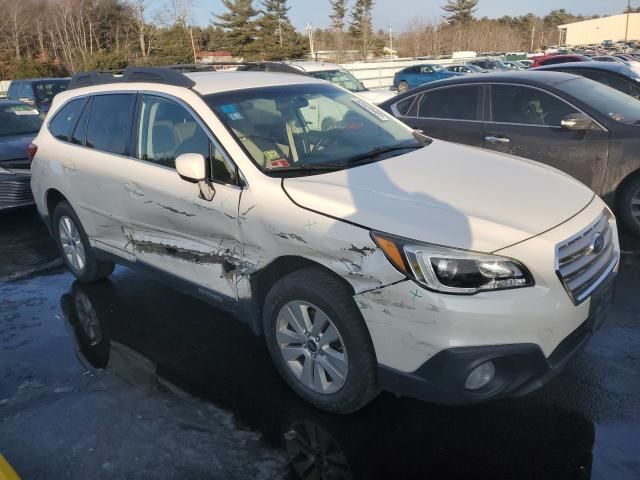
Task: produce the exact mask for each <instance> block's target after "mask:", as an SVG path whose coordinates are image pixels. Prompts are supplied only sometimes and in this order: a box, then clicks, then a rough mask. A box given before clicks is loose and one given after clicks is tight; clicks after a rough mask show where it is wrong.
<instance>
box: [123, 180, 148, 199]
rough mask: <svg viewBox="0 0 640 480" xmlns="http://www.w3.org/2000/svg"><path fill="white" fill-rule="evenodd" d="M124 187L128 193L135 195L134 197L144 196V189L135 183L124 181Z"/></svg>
mask: <svg viewBox="0 0 640 480" xmlns="http://www.w3.org/2000/svg"><path fill="white" fill-rule="evenodd" d="M124 188H126V189H127V191H128V192H129V193H131V194H132V195H135V196H136V197H144V191H143V190H142V189H141V188H140V186H139V185H136V184H135V183H125V184H124Z"/></svg>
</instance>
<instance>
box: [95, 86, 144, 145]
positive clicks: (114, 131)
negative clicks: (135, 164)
mask: <svg viewBox="0 0 640 480" xmlns="http://www.w3.org/2000/svg"><path fill="white" fill-rule="evenodd" d="M135 98H136V97H135V95H133V94H129V93H127V94H113V95H96V96H94V97H93V103H92V104H91V113H90V114H89V124H88V125H87V138H86V145H87V147H90V148H95V149H96V150H102V151H103V152H108V153H114V154H117V155H128V153H129V148H128V147H129V139H130V131H131V116H132V113H133V106H134V104H135Z"/></svg>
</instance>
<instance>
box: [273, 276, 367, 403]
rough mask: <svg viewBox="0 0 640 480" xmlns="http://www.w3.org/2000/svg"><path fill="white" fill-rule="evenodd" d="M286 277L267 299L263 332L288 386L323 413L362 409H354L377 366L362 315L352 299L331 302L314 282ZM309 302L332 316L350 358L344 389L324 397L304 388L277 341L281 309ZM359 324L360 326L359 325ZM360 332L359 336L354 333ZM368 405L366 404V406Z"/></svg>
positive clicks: (335, 299)
mask: <svg viewBox="0 0 640 480" xmlns="http://www.w3.org/2000/svg"><path fill="white" fill-rule="evenodd" d="M291 280H292V279H291V278H287V277H285V278H284V279H282V280H280V281H279V282H277V283H276V284H275V285H274V287H273V288H272V290H271V291H270V292H269V295H267V300H266V303H265V308H264V316H263V323H264V325H263V326H264V332H265V339H266V343H267V347H268V349H269V353H270V354H271V357H272V359H273V361H274V364H275V366H276V368H277V370H278V371H279V373H280V374H281V375H282V377H283V378H284V379H285V381H286V382H287V384H289V386H290V387H291V388H292V389H293V390H294V391H296V392H297V393H298V395H300V396H301V397H303V398H304V399H305V400H307V401H309V402H310V403H312V404H314V405H316V406H317V407H319V408H322V409H324V410H328V411H332V412H337V413H348V412H349V411H353V410H356V409H357V408H360V406H362V405H358V406H357V407H354V405H356V404H358V403H359V402H361V400H358V399H360V398H364V396H365V392H366V390H367V389H368V387H369V383H370V381H371V379H372V378H373V379H375V371H372V369H373V368H374V367H375V365H377V363H376V361H375V354H373V345H372V343H371V340H370V338H369V336H368V330H367V329H366V326H365V324H364V319H363V318H362V316H361V314H360V311H359V310H358V308H357V307H356V305H355V302H354V301H353V299H352V298H351V297H350V296H349V297H348V299H349V301H350V303H349V302H348V301H347V300H346V298H344V297H343V298H333V299H329V298H326V296H325V295H324V294H323V293H322V292H321V291H320V290H319V289H318V288H314V286H313V285H314V283H315V282H304V283H302V282H299V281H291ZM294 300H297V301H303V302H308V303H311V304H313V305H315V306H316V307H318V308H319V309H320V310H322V311H323V312H324V313H325V314H326V315H328V316H329V318H330V319H331V321H332V322H333V323H334V325H335V327H336V328H337V329H338V332H339V333H340V337H341V338H342V341H343V344H344V347H345V350H346V352H347V358H348V372H347V378H346V380H345V383H344V385H343V386H342V388H341V389H340V390H338V391H337V392H335V393H332V394H321V393H318V392H315V391H313V390H311V389H309V388H308V387H306V386H305V385H303V384H302V383H301V382H300V381H299V380H298V379H297V378H296V377H295V376H294V374H293V373H292V372H291V370H290V369H289V366H288V365H287V363H286V361H285V360H284V358H283V357H282V354H281V352H280V347H279V345H278V342H277V339H276V328H277V319H278V314H279V312H280V310H281V309H282V307H283V306H284V305H286V304H287V303H288V302H290V301H294ZM356 322H361V323H360V325H356ZM356 328H358V329H360V332H359V333H358V332H357V331H355V329H356ZM362 328H364V330H365V331H366V335H367V338H366V340H368V341H363V338H361V337H362V333H363V330H362ZM365 403H366V402H365Z"/></svg>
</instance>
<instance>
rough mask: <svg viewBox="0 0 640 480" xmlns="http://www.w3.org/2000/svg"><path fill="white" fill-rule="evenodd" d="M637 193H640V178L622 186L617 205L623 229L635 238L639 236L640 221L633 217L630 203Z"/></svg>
mask: <svg viewBox="0 0 640 480" xmlns="http://www.w3.org/2000/svg"><path fill="white" fill-rule="evenodd" d="M638 191H640V177H638V178H635V179H633V180H632V181H631V182H629V183H628V184H627V185H625V186H624V189H623V191H622V195H621V196H620V202H619V203H618V212H619V214H620V216H621V217H622V220H623V221H624V225H625V227H627V228H628V229H629V230H630V231H631V232H632V233H633V234H635V235H636V236H640V221H639V220H638V219H637V218H636V217H634V215H633V207H632V205H631V202H632V200H633V197H634V195H635V194H636V193H638Z"/></svg>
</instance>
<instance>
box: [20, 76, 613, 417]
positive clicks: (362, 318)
mask: <svg viewBox="0 0 640 480" xmlns="http://www.w3.org/2000/svg"><path fill="white" fill-rule="evenodd" d="M319 99H320V100H322V102H324V103H329V102H332V103H335V108H334V109H332V111H333V112H335V111H341V112H343V113H342V114H341V118H339V119H337V122H333V123H332V124H331V128H328V129H326V130H322V129H319V128H318V127H317V125H322V121H321V120H322V119H319V120H320V121H319V122H313V123H312V125H316V127H315V128H312V127H311V124H310V123H309V122H308V121H307V120H305V119H306V118H308V117H309V116H311V115H313V114H314V113H315V112H312V111H311V112H310V111H309V109H310V108H312V107H313V105H314V104H316V103H317V101H318V100H319ZM30 152H32V153H33V154H34V155H35V158H33V165H32V172H33V177H32V189H33V193H34V196H35V200H36V203H37V206H38V210H39V212H40V214H41V216H42V217H43V219H44V220H45V222H46V223H47V224H48V225H49V226H50V230H51V233H52V235H53V236H54V237H55V239H56V241H57V242H58V245H59V247H60V250H61V251H62V253H63V255H64V259H65V261H66V263H67V266H68V267H69V269H70V270H71V272H72V273H73V274H74V275H75V276H76V277H77V278H78V279H79V280H81V281H85V282H92V281H96V280H99V279H101V278H105V277H107V276H108V275H109V274H110V273H111V272H112V271H113V268H114V262H117V263H121V264H125V265H128V266H131V267H141V268H144V269H147V270H150V271H152V272H155V274H156V275H157V277H158V278H159V279H166V280H168V281H170V282H172V283H174V284H175V285H176V286H178V287H179V288H180V289H182V290H183V291H185V292H188V293H190V294H192V295H194V296H196V297H199V298H201V299H203V300H205V301H208V302H210V303H212V304H215V305H218V306H221V307H223V308H226V309H228V310H230V311H232V312H235V313H236V314H237V316H238V317H239V318H240V319H241V320H243V321H245V322H247V323H248V324H249V325H250V327H251V329H252V330H253V331H254V332H255V333H257V334H264V336H265V339H266V344H267V346H268V349H269V351H270V353H271V356H272V357H273V361H274V362H275V365H276V367H277V369H278V370H279V372H280V373H281V375H282V377H283V378H284V380H285V381H286V382H287V383H288V384H289V385H290V386H291V388H292V389H293V390H295V391H296V392H297V393H298V394H299V395H300V396H301V397H303V398H304V399H306V400H307V401H309V402H311V403H312V404H314V405H316V406H317V407H319V408H322V409H325V410H328V411H332V412H340V413H347V412H352V411H354V410H356V409H358V408H360V407H362V406H363V405H365V404H366V403H367V402H368V401H370V400H371V399H372V398H373V397H374V396H375V394H376V393H377V392H378V391H379V390H380V389H384V390H389V391H392V392H395V393H397V394H401V395H409V396H414V397H418V398H421V399H425V400H429V401H435V402H440V403H449V404H460V403H471V402H478V401H483V400H487V399H493V398H499V397H505V396H516V395H522V394H524V393H527V392H530V391H532V390H533V389H535V388H537V387H539V386H540V385H542V384H543V383H544V382H545V381H546V380H547V379H548V378H550V377H551V376H552V375H553V374H554V373H555V372H557V371H558V370H559V369H561V368H562V367H563V365H564V364H565V363H566V362H567V360H568V359H570V358H571V357H573V356H574V355H575V354H576V353H577V352H579V351H580V350H581V348H582V347H583V346H584V345H585V343H586V341H587V340H588V339H589V337H590V336H591V334H592V332H593V331H594V330H595V329H596V328H597V327H598V326H599V325H600V324H601V322H602V319H603V316H604V313H605V311H606V308H607V306H608V305H609V303H610V301H611V297H612V290H613V284H614V277H615V274H616V271H617V269H618V262H619V245H618V236H617V229H616V223H615V220H614V218H613V216H612V214H611V212H610V211H609V210H608V209H607V207H606V206H605V204H604V203H603V202H602V201H601V200H600V198H598V197H597V196H596V195H594V193H593V192H592V191H590V190H589V189H588V188H586V187H585V186H584V185H582V184H581V183H579V182H578V181H576V180H573V179H572V178H570V177H568V176H567V175H564V174H562V173H559V172H558V171H556V170H554V169H551V168H548V167H543V166H540V165H539V164H537V163H533V162H529V161H526V160H522V159H518V158H514V157H509V156H505V155H500V154H496V153H490V152H487V151H484V150H479V149H474V148H471V147H466V146H459V145H454V144H451V143H446V142H442V141H437V140H430V139H428V138H426V137H424V136H422V135H420V134H419V133H417V132H413V131H412V130H410V129H408V128H407V127H406V126H404V125H403V124H401V123H400V122H398V121H396V120H395V119H394V118H393V117H391V116H389V115H387V114H386V113H385V112H383V111H382V110H379V109H378V108H377V107H375V106H373V105H371V104H369V103H367V102H365V101H363V100H362V99H360V98H358V97H357V96H355V95H353V94H351V93H349V92H347V91H346V90H344V89H341V88H339V87H337V86H335V85H332V84H330V83H327V82H324V81H322V80H317V79H314V78H310V77H307V76H301V75H291V74H280V73H259V72H233V73H224V74H220V73H215V72H213V73H204V72H200V73H193V74H186V75H183V74H181V73H178V72H176V71H174V70H170V69H164V68H159V69H127V70H125V71H124V74H123V75H120V76H117V77H114V76H113V75H111V74H99V73H86V74H79V75H77V76H76V77H74V79H73V80H72V82H71V85H70V89H69V91H67V92H65V93H61V94H59V95H58V96H56V97H55V100H54V102H53V105H52V107H51V110H50V112H49V114H48V117H47V120H46V123H45V126H44V127H43V128H42V130H41V131H40V134H39V135H38V137H37V138H36V139H35V140H34V145H33V146H31V148H30Z"/></svg>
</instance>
